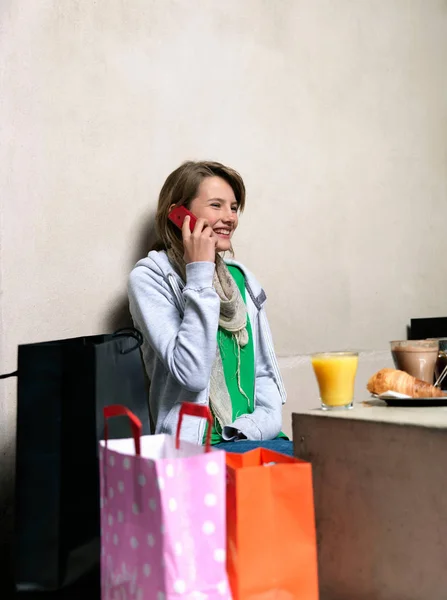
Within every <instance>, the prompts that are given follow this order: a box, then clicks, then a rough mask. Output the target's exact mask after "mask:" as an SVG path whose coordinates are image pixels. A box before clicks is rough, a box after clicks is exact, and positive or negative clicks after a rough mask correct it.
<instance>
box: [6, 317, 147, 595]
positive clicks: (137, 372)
mask: <svg viewBox="0 0 447 600" xmlns="http://www.w3.org/2000/svg"><path fill="white" fill-rule="evenodd" d="M141 343H142V337H141V334H140V333H139V332H138V331H137V330H135V329H133V328H129V329H126V330H120V331H118V332H116V333H115V334H113V335H97V336H90V337H80V338H75V339H67V340H59V341H53V342H43V343H39V344H26V345H22V346H19V352H18V402H17V454H16V497H15V528H14V567H15V586H16V589H17V590H19V591H38V590H40V591H42V590H57V589H60V588H62V587H64V586H66V585H69V584H71V583H73V582H74V581H76V580H78V579H79V578H80V577H81V576H83V575H84V574H85V573H87V572H89V571H90V570H92V569H95V568H98V565H99V552H100V550H99V548H100V545H99V540H100V526H99V522H100V519H99V476H98V457H97V448H98V441H99V440H100V439H102V438H103V427H104V424H103V408H104V406H106V405H110V404H126V406H128V407H129V408H130V410H132V412H134V413H135V414H136V415H137V416H138V417H139V418H140V420H141V422H142V423H143V431H144V433H146V434H148V433H150V427H149V411H148V390H147V384H146V378H145V373H144V367H143V363H142V360H141V355H140V346H141ZM114 425H115V429H113V425H112V429H111V428H110V426H109V429H110V433H109V436H110V435H111V436H112V437H128V436H129V431H128V429H127V427H128V424H127V423H126V422H125V421H122V422H121V423H120V422H118V421H117V422H115V424H114ZM120 427H122V428H121V429H120Z"/></svg>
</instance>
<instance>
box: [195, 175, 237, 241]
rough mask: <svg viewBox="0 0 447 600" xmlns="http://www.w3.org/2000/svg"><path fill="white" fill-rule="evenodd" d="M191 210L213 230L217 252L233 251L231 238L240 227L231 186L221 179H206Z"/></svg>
mask: <svg viewBox="0 0 447 600" xmlns="http://www.w3.org/2000/svg"><path fill="white" fill-rule="evenodd" d="M189 210H190V211H191V212H192V213H193V214H194V215H195V216H196V217H197V218H198V219H205V220H206V221H207V223H208V225H209V226H210V227H211V228H212V229H213V231H214V233H215V234H216V236H217V238H218V242H217V246H216V250H217V252H225V251H227V250H230V249H231V238H232V236H233V233H234V231H235V229H236V227H237V225H238V206H237V202H236V198H235V196H234V192H233V189H232V187H231V185H229V184H228V183H227V182H226V181H225V180H224V179H222V178H221V177H206V178H205V179H204V180H203V181H202V183H201V184H200V186H199V192H198V195H197V196H196V197H195V198H194V200H193V201H192V202H191V204H190V206H189Z"/></svg>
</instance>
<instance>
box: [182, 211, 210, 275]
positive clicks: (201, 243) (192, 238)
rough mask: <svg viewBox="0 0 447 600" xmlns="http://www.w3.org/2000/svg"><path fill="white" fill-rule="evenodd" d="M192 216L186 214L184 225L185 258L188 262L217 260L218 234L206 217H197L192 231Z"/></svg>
mask: <svg viewBox="0 0 447 600" xmlns="http://www.w3.org/2000/svg"><path fill="white" fill-rule="evenodd" d="M189 222H190V217H189V216H186V217H185V219H184V221H183V225H182V237H183V247H184V249H185V253H184V255H183V258H184V260H185V263H186V264H189V263H192V262H202V261H206V262H215V260H216V244H217V241H218V239H217V236H216V234H215V233H214V231H213V230H212V229H211V227H210V226H209V225H208V224H207V222H206V221H205V219H197V223H196V225H195V227H194V230H193V232H192V233H191V230H190V226H189Z"/></svg>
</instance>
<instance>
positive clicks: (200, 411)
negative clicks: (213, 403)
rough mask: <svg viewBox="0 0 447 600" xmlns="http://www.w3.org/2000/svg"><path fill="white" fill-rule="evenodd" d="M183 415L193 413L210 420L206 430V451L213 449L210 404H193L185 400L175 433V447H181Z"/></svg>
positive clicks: (195, 415) (193, 415)
mask: <svg viewBox="0 0 447 600" xmlns="http://www.w3.org/2000/svg"><path fill="white" fill-rule="evenodd" d="M183 415H191V416H192V417H202V418H203V419H206V420H207V421H208V430H207V432H206V440H205V452H209V451H210V450H211V430H212V428H213V416H212V414H211V411H210V409H209V408H208V406H204V405H203V404H193V403H192V402H183V404H182V406H181V408H180V413H179V416H178V425H177V433H176V434H175V448H176V450H178V449H179V448H180V429H181V427H182V419H183Z"/></svg>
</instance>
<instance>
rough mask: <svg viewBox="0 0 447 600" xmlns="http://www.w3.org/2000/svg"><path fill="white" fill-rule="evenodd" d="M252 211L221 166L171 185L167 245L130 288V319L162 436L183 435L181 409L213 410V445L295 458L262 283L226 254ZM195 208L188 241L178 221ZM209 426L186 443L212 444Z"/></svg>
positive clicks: (142, 264) (191, 166)
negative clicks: (182, 210)
mask: <svg viewBox="0 0 447 600" xmlns="http://www.w3.org/2000/svg"><path fill="white" fill-rule="evenodd" d="M244 205H245V186H244V183H243V181H242V178H241V176H240V175H239V174H238V173H237V172H236V171H234V170H233V169H231V168H229V167H225V166H224V165H222V164H220V163H216V162H186V163H185V164H183V165H182V166H180V167H179V168H178V169H176V170H175V171H174V172H173V173H171V175H169V177H168V178H167V180H166V182H165V184H164V185H163V187H162V189H161V192H160V197H159V202H158V210H157V215H156V226H157V232H158V241H157V243H156V244H155V246H154V249H153V250H152V251H151V252H150V253H149V255H148V256H147V258H144V259H142V260H140V261H139V262H138V263H137V265H136V266H135V268H134V269H133V271H132V273H131V275H130V279H129V299H130V310H131V314H132V318H133V320H134V323H135V326H136V327H137V328H138V329H139V330H140V331H141V332H142V334H143V337H144V344H143V359H144V363H145V367H146V371H147V374H148V376H149V379H150V382H151V386H150V395H149V405H150V411H151V417H152V419H153V421H154V423H155V433H169V434H175V430H176V426H177V421H178V414H179V410H180V406H181V403H182V402H184V401H188V402H195V403H198V404H205V405H209V406H210V409H211V411H212V414H213V417H214V425H213V429H212V436H211V442H212V444H215V445H216V446H217V447H220V448H224V449H226V450H228V451H231V452H244V451H246V450H250V449H252V448H253V447H257V446H263V447H269V448H271V449H275V450H277V451H278V452H283V453H287V454H292V453H293V451H292V442H290V441H288V440H287V438H286V436H285V435H284V434H282V433H281V413H282V404H283V403H284V402H285V400H286V393H285V390H284V386H283V383H282V379H281V375H280V372H279V368H278V363H277V360H276V357H275V352H274V349H273V344H272V340H271V335H270V329H269V326H268V323H267V317H266V315H265V311H264V303H265V300H266V296H265V293H264V291H263V290H262V288H261V286H260V285H259V283H258V282H257V281H256V279H255V278H254V277H253V275H252V274H251V273H250V272H249V271H248V270H247V269H246V268H245V267H243V266H242V265H241V264H239V263H237V262H236V261H234V260H224V259H223V258H222V256H221V255H222V254H223V253H225V252H228V251H230V252H232V245H231V240H232V237H233V234H234V232H235V231H236V228H237V225H238V220H239V214H240V213H241V212H242V211H243V209H244ZM178 206H185V207H186V208H188V209H189V210H190V211H191V212H192V213H193V214H194V215H195V216H196V217H197V222H196V224H195V227H194V230H193V232H192V233H191V231H190V224H189V217H187V218H186V219H185V221H184V223H183V228H182V230H181V231H180V230H179V229H178V228H177V227H176V226H175V225H174V224H173V223H171V221H169V219H168V214H169V212H170V211H171V210H172V209H173V208H174V207H178ZM206 427H207V424H206V422H205V420H204V419H197V418H190V417H186V418H185V419H184V424H183V425H182V439H186V440H188V441H191V442H195V443H197V444H202V443H203V441H204V438H205V434H206Z"/></svg>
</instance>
